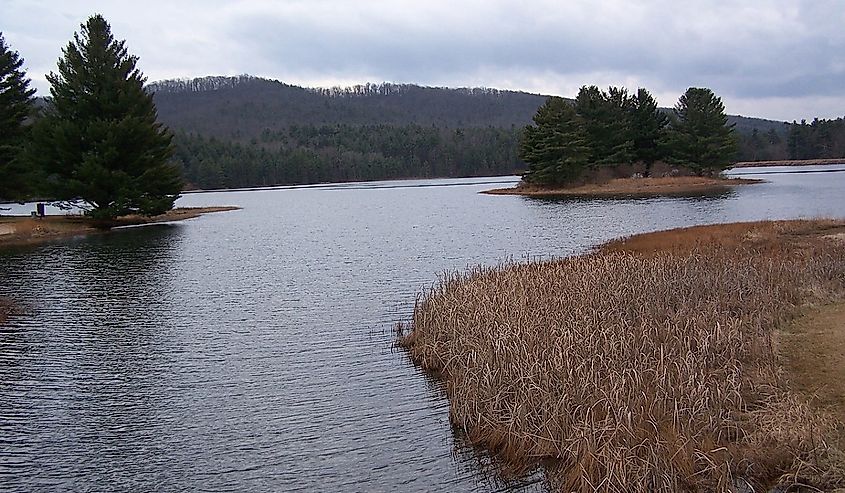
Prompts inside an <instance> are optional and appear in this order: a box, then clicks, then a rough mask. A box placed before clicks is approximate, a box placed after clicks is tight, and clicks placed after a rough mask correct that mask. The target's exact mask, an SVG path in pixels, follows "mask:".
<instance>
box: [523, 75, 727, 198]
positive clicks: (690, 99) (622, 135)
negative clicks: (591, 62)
mask: <svg viewBox="0 0 845 493" xmlns="http://www.w3.org/2000/svg"><path fill="white" fill-rule="evenodd" d="M673 113H674V114H673V115H671V116H670V115H667V114H666V113H664V112H663V111H662V110H661V109H660V108H658V106H657V101H655V99H654V97H652V95H651V94H650V93H649V92H648V91H647V90H646V89H643V88H640V89H638V90H637V92H636V94H629V93H628V90H627V89H625V88H618V87H610V88H608V90H607V91H602V90H600V89H599V88H598V87H596V86H584V87H582V88H581V90H580V91H579V92H578V96H577V97H576V98H575V102H574V103H569V102H567V101H566V100H564V99H562V98H559V97H550V98H549V99H548V100H547V101H546V103H545V104H544V105H543V106H541V107H540V109H539V110H538V111H537V114H536V115H535V116H534V124H533V125H528V126H527V127H526V128H525V129H524V131H523V135H522V139H521V140H520V149H519V150H520V158H522V159H523V160H524V161H525V162H526V164H527V165H528V170H527V171H526V173H525V174H524V175H523V180H524V181H525V182H527V183H531V184H536V185H541V186H560V185H566V184H569V183H573V182H575V181H577V180H579V179H582V178H583V177H584V176H585V175H586V174H587V172H588V171H590V170H597V169H599V168H602V167H615V166H619V165H629V164H638V165H641V166H642V172H643V175H645V176H648V175H649V173H650V171H651V169H652V166H653V164H654V163H656V162H660V161H662V162H666V163H670V164H672V165H674V166H683V167H686V168H688V169H689V170H691V171H692V172H695V173H696V174H699V175H704V174H714V173H717V172H720V171H722V170H724V169H725V168H727V167H728V166H729V165H730V163H731V161H732V159H733V158H734V156H735V154H736V137H735V136H734V132H733V128H732V126H730V125H728V124H727V117H726V115H725V111H724V105H723V104H722V102H721V99H720V98H718V97H716V95H715V94H713V92H712V91H711V90H709V89H702V88H694V87H693V88H690V89H688V90H687V91H686V93H684V95H683V96H681V98H680V99H679V101H678V104H677V105H676V106H675V108H674V112H673Z"/></svg>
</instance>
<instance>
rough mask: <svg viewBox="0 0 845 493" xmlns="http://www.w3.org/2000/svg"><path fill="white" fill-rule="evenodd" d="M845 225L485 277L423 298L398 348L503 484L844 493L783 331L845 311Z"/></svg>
mask: <svg viewBox="0 0 845 493" xmlns="http://www.w3.org/2000/svg"><path fill="white" fill-rule="evenodd" d="M841 231H845V223H843V222H836V221H813V222H806V221H780V222H763V223H745V224H735V225H724V226H707V227H699V228H688V229H684V230H679V231H672V232H662V233H656V234H651V235H642V236H638V237H634V238H630V239H627V240H625V241H618V242H614V243H612V244H609V245H607V246H606V247H604V248H602V249H600V250H599V251H597V252H594V253H591V254H588V255H584V256H580V257H573V258H567V259H562V260H557V261H551V262H530V263H523V264H511V265H506V266H503V267H502V268H494V269H488V268H476V269H474V270H472V271H470V272H468V273H465V274H452V275H449V276H447V277H445V278H444V279H442V281H441V282H440V284H439V285H437V286H436V287H434V288H433V289H431V290H430V291H429V292H427V293H425V294H424V295H423V297H422V300H421V302H419V303H418V304H417V306H416V307H415V310H414V315H413V319H412V321H411V322H410V323H409V324H407V325H400V326H399V327H398V330H399V333H400V345H401V346H402V347H404V348H406V349H407V351H408V354H409V356H410V357H411V358H412V360H413V361H414V362H415V363H416V364H418V365H419V366H421V367H422V368H423V369H425V370H428V371H431V372H434V373H436V374H438V375H439V376H440V377H441V378H442V379H443V381H444V384H445V390H446V393H447V395H448V397H449V401H450V419H451V421H452V423H453V424H454V425H455V426H456V427H457V428H458V429H460V430H462V432H463V433H464V434H465V435H466V437H467V438H468V439H469V440H470V441H471V442H472V443H474V444H476V445H478V446H482V447H484V448H486V449H487V450H489V451H491V452H493V453H494V454H495V455H496V456H497V457H498V458H499V460H500V462H501V465H502V472H503V473H504V474H505V475H507V474H514V475H515V474H522V473H524V472H526V471H528V470H530V469H532V468H535V467H539V466H540V465H541V464H542V465H543V466H544V471H545V473H546V477H547V478H548V480H549V482H550V484H551V485H552V486H553V488H555V489H559V490H561V491H595V490H605V491H731V490H733V489H735V488H737V487H740V486H741V485H750V486H752V487H754V488H755V490H756V491H761V488H762V489H763V491H765V488H770V487H773V486H775V485H777V484H780V485H794V484H810V485H813V486H815V487H819V488H828V487H835V486H843V478H845V468H844V465H845V462H844V461H843V455H842V452H841V449H839V448H837V447H835V446H834V444H833V442H834V440H833V439H834V438H835V436H836V432H835V424H836V421H835V420H834V419H833V418H831V417H830V416H827V415H825V414H824V413H822V412H820V411H819V410H818V409H817V408H815V407H812V406H810V405H808V404H807V402H806V401H805V400H804V399H802V398H801V397H800V395H797V394H796V393H794V392H792V391H791V390H790V387H789V385H788V382H789V380H788V378H786V375H785V374H784V373H783V371H782V367H781V363H780V359H779V358H780V355H779V353H778V345H777V329H778V328H780V327H783V326H784V325H785V324H786V323H787V322H788V321H790V320H792V319H793V318H795V317H796V316H798V315H800V314H801V313H802V310H804V309H806V307H807V306H808V305H809V304H813V303H829V302H832V301H837V300H838V301H841V300H842V299H843V297H845V249H843V248H842V244H841V240H839V239H837V238H836V235H838V234H839V233H840V232H841Z"/></svg>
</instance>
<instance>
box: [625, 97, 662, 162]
mask: <svg viewBox="0 0 845 493" xmlns="http://www.w3.org/2000/svg"><path fill="white" fill-rule="evenodd" d="M630 105H631V113H630V114H631V120H630V123H631V126H630V131H631V143H632V153H633V160H634V161H639V162H642V163H643V164H644V165H645V170H644V175H645V176H648V175H649V171H650V170H651V165H652V164H654V162H655V161H659V160H661V159H663V158H664V152H665V149H663V148H662V146H661V145H660V139H661V138H662V137H663V135H664V132H665V130H666V126H667V125H668V124H669V117H668V116H666V114H665V113H664V112H663V111H661V110H660V108H659V107H658V106H657V101H656V100H655V99H654V97H653V96H652V95H651V93H649V92H648V91H647V90H646V89H645V88H642V87H641V88H639V89H637V94H636V95H635V96H633V97H632V98H631V102H630Z"/></svg>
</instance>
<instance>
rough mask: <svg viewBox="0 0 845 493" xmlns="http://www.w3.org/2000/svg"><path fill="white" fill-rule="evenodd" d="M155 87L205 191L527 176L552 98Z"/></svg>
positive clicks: (195, 83)
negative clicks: (524, 147)
mask: <svg viewBox="0 0 845 493" xmlns="http://www.w3.org/2000/svg"><path fill="white" fill-rule="evenodd" d="M149 89H150V90H152V91H153V92H154V93H155V101H156V105H157V107H158V113H159V118H160V119H161V121H163V122H164V123H165V124H167V125H168V126H169V127H170V128H171V129H172V130H174V132H175V133H176V138H175V140H174V143H175V144H176V155H175V158H176V160H177V162H178V163H179V164H181V165H182V167H183V170H184V174H185V177H186V179H187V180H188V181H189V182H190V183H191V184H193V185H194V186H198V187H201V188H219V187H241V186H262V185H278V184H294V183H313V182H323V181H348V180H378V179H391V178H411V177H439V176H483V175H492V174H509V173H514V172H516V171H518V170H522V169H525V164H524V163H523V162H522V161H521V160H519V158H518V157H517V155H518V142H519V138H520V135H521V132H522V129H523V127H524V126H525V125H527V124H528V123H530V122H531V118H532V116H533V115H534V114H535V113H536V111H537V109H538V108H539V107H540V105H542V104H543V103H544V102H545V100H546V96H542V95H537V94H529V93H524V92H516V91H501V90H496V89H486V88H474V89H466V88H464V89H449V88H441V87H421V86H416V85H409V84H389V83H384V84H366V85H360V86H354V87H349V88H332V89H308V88H302V87H297V86H292V85H288V84H284V83H282V82H278V81H273V80H267V79H262V78H257V77H251V76H237V77H204V78H199V79H193V80H177V81H162V82H156V83H153V84H150V86H149ZM567 101H569V102H570V103H572V102H573V101H572V100H567ZM667 111H669V110H667ZM728 120H729V123H731V124H736V129H737V132H738V133H739V134H740V136H742V134H744V133H745V134H749V135H750V134H751V132H752V131H753V130H754V129H757V130H758V133H759V132H768V131H769V130H771V129H774V131H775V132H776V133H777V134H778V135H779V136H780V137H781V139H783V140H785V139H786V132H787V128H788V127H787V126H786V124H785V123H782V122H773V121H770V120H761V119H756V118H743V117H735V116H729V117H728ZM743 149H745V147H743ZM740 157H742V156H740Z"/></svg>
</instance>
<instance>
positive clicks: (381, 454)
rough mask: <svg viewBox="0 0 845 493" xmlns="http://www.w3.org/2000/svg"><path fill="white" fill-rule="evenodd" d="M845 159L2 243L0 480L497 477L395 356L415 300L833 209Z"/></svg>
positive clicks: (144, 485)
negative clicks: (518, 264)
mask: <svg viewBox="0 0 845 493" xmlns="http://www.w3.org/2000/svg"><path fill="white" fill-rule="evenodd" d="M843 170H845V166H839V167H825V168H804V169H801V170H800V171H802V173H783V172H782V171H789V170H781V169H778V168H765V169H761V170H738V171H736V172H737V173H747V172H753V173H766V174H765V175H761V177H763V178H765V179H766V180H768V183H764V184H759V185H753V186H745V187H741V188H738V189H736V190H735V191H732V192H729V193H726V194H723V195H718V196H712V197H700V198H686V199H679V198H674V199H672V198H655V199H638V200H634V199H630V200H593V201H548V200H536V199H526V198H520V197H513V196H487V195H480V194H478V193H477V192H478V191H480V190H484V189H487V188H491V187H495V186H508V185H510V184H512V183H513V182H515V179H508V178H504V179H503V178H488V179H467V180H431V181H407V182H380V183H374V184H344V185H335V186H319V187H303V188H293V189H291V188H287V189H277V190H263V191H241V192H219V193H203V194H190V195H186V196H185V197H183V198H182V199H180V202H179V205H183V206H190V205H237V206H241V207H242V208H243V209H242V210H239V211H234V212H226V213H219V214H212V215H207V216H204V217H201V218H198V219H194V220H189V221H185V222H183V223H178V224H170V225H155V226H147V227H141V228H130V229H125V230H120V231H114V232H112V233H109V234H103V235H96V236H91V237H87V238H73V239H68V240H62V241H56V242H53V243H50V244H46V245H40V246H33V247H26V248H12V249H9V248H7V249H4V250H0V296H5V297H10V298H12V299H14V300H15V301H16V302H18V303H19V304H21V305H23V306H24V308H25V309H26V313H25V314H24V315H22V316H18V317H15V318H13V319H11V320H10V321H9V323H8V324H7V325H6V326H5V327H3V328H0V490H2V491H37V490H75V491H93V490H96V491H112V490H129V491H148V490H162V491H179V490H202V491H232V490H235V491H246V490H263V491H489V490H493V489H496V488H497V487H498V486H497V485H496V484H495V483H493V482H491V481H489V480H488V479H487V478H486V477H485V476H484V475H482V474H480V473H479V469H478V467H476V463H475V460H474V459H473V458H472V456H471V454H469V453H467V452H461V451H460V450H459V447H457V446H456V444H455V439H454V438H453V436H452V433H451V431H450V428H449V424H448V416H447V404H446V402H445V401H444V400H443V399H442V397H441V396H439V395H438V392H437V387H436V385H433V384H431V383H429V382H427V380H426V379H425V378H424V377H423V375H421V374H420V373H419V372H417V371H416V370H415V369H414V368H413V367H412V366H410V365H409V363H408V362H407V361H406V359H405V357H404V355H403V354H401V353H397V352H395V351H393V350H392V349H391V340H392V335H391V330H392V325H393V324H394V323H395V322H397V321H399V320H403V319H406V318H407V317H408V316H409V315H410V312H411V309H412V307H413V303H414V299H415V295H416V293H418V292H419V291H420V290H421V289H423V288H425V287H426V286H428V285H430V284H431V283H432V282H434V281H435V280H436V279H437V276H438V274H440V273H442V272H444V271H446V270H451V269H463V268H465V267H466V266H468V265H474V264H479V263H483V264H496V263H498V262H500V261H502V260H506V259H509V258H513V259H517V260H518V259H520V258H524V257H527V256H530V257H532V258H534V257H550V256H563V255H570V254H573V253H577V252H582V251H584V250H585V249H588V248H589V247H591V246H593V245H595V244H597V243H600V242H602V241H605V240H608V239H611V238H614V237H617V236H620V235H626V234H631V233H636V232H642V231H650V230H657V229H666V228H672V227H677V226H687V225H693V224H703V223H713V222H725V221H736V220H750V219H773V218H791V217H813V216H835V217H843V216H845V193H843V191H845V172H843ZM524 488H525V489H537V488H539V486H538V485H528V486H526V487H524Z"/></svg>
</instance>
